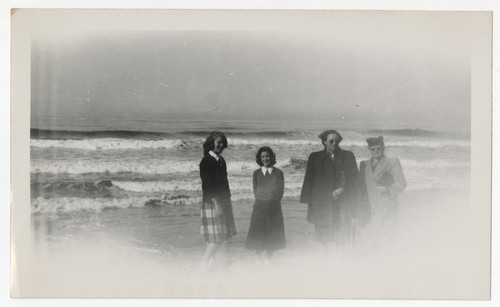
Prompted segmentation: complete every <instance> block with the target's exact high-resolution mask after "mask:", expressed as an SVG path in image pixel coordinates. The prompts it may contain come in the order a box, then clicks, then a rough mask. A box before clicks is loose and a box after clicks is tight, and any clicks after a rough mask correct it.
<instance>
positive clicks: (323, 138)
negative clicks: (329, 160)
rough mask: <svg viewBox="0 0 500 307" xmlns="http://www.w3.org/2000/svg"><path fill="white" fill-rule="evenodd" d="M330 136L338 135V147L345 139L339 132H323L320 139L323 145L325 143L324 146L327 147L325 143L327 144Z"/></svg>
mask: <svg viewBox="0 0 500 307" xmlns="http://www.w3.org/2000/svg"><path fill="white" fill-rule="evenodd" d="M330 134H336V135H338V136H339V137H338V139H337V142H336V143H337V145H338V144H340V142H342V140H343V137H342V135H340V133H338V132H337V130H332V129H331V130H325V131H323V132H321V133H320V134H319V135H318V137H319V138H320V139H321V143H323V145H325V142H326V138H327V137H328V136H329V135H330Z"/></svg>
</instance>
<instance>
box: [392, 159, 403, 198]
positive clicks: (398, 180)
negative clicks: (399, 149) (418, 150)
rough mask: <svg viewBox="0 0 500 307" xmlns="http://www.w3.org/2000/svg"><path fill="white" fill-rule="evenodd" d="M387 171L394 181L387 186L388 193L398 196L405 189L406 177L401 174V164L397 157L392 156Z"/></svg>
mask: <svg viewBox="0 0 500 307" xmlns="http://www.w3.org/2000/svg"><path fill="white" fill-rule="evenodd" d="M389 171H390V173H391V175H392V178H393V179H394V183H392V184H391V185H390V186H389V187H388V189H389V193H390V194H391V195H392V196H398V195H399V194H400V193H401V192H403V191H404V190H405V189H406V179H405V175H404V174H403V167H402V166H401V163H400V162H399V159H397V158H394V160H393V162H392V163H391V168H390V170H389Z"/></svg>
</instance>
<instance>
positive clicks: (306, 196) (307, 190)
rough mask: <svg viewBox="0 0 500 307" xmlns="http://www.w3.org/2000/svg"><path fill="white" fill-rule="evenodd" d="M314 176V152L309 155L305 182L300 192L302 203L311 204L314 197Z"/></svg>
mask: <svg viewBox="0 0 500 307" xmlns="http://www.w3.org/2000/svg"><path fill="white" fill-rule="evenodd" d="M313 178H314V159H313V154H310V155H309V159H308V160H307V168H306V174H305V176H304V183H303V184H302V191H301V193H300V203H302V204H309V203H310V202H311V199H312V185H313Z"/></svg>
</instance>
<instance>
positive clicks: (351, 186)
mask: <svg viewBox="0 0 500 307" xmlns="http://www.w3.org/2000/svg"><path fill="white" fill-rule="evenodd" d="M347 153H348V154H347V156H346V161H345V162H346V165H345V172H346V186H347V189H348V190H351V191H352V193H355V194H357V188H358V177H359V171H358V163H357V162H356V157H355V156H354V154H353V153H352V152H351V151H348V152H347Z"/></svg>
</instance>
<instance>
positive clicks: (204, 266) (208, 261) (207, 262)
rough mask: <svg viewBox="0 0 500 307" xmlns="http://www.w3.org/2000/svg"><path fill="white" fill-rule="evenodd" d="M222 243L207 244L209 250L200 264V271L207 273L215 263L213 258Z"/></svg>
mask: <svg viewBox="0 0 500 307" xmlns="http://www.w3.org/2000/svg"><path fill="white" fill-rule="evenodd" d="M219 246H220V243H207V249H206V250H205V254H204V255H203V259H202V260H201V263H200V269H201V270H202V271H204V272H206V271H207V270H208V269H209V268H210V266H211V265H212V262H213V257H214V255H215V252H216V251H217V249H218V248H219Z"/></svg>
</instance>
